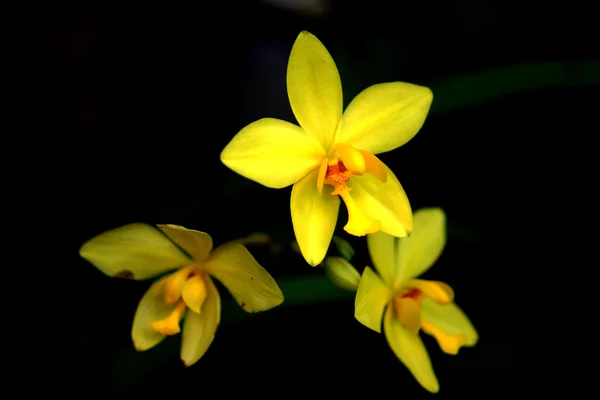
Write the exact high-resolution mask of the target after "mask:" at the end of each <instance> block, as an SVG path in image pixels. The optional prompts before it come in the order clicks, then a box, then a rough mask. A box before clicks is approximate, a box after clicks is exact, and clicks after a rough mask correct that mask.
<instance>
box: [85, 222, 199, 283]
mask: <svg viewBox="0 0 600 400" xmlns="http://www.w3.org/2000/svg"><path fill="white" fill-rule="evenodd" d="M79 255H81V257H83V258H85V259H86V260H88V261H89V262H90V263H92V264H93V265H94V266H95V267H96V268H98V269H99V270H100V271H102V272H103V273H104V274H106V275H108V276H120V277H127V278H131V279H148V278H152V277H154V276H156V275H159V274H162V273H163V272H166V271H169V270H172V269H175V268H178V267H181V266H183V265H186V264H189V263H190V262H191V261H192V260H191V259H190V258H189V257H188V256H187V255H186V254H185V253H183V252H182V251H181V250H179V249H178V248H177V246H175V245H174V244H173V242H171V241H170V240H169V239H168V238H167V237H166V236H165V235H163V234H162V233H161V232H160V231H159V230H158V229H156V228H155V227H153V226H150V225H146V224H141V223H134V224H129V225H124V226H121V227H119V228H116V229H112V230H110V231H107V232H104V233H101V234H100V235H98V236H96V237H94V238H92V239H90V240H88V241H87V242H86V243H85V244H84V245H83V246H81V249H79Z"/></svg>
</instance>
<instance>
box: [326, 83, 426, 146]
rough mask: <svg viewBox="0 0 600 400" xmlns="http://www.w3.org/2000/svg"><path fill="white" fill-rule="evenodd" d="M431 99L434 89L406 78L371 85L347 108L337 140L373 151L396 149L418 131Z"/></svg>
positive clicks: (337, 141)
mask: <svg viewBox="0 0 600 400" xmlns="http://www.w3.org/2000/svg"><path fill="white" fill-rule="evenodd" d="M432 100H433V95H432V93H431V90H430V89H429V88H427V87H424V86H418V85H413V84H410V83H404V82H391V83H381V84H379V85H374V86H371V87H369V88H367V89H365V90H363V91H362V92H361V93H359V94H358V96H356V97H355V98H354V99H353V100H352V102H351V103H350V104H349V105H348V107H347V108H346V111H345V112H344V116H343V117H342V123H341V124H340V127H339V130H338V133H337V135H336V138H335V141H336V143H348V144H351V145H353V146H354V147H356V148H357V149H360V150H365V151H368V152H370V153H373V154H379V153H385V152H386V151H390V150H394V149H395V148H398V147H400V146H402V145H403V144H405V143H406V142H408V141H409V140H410V139H412V138H413V137H414V136H415V135H416V134H417V132H419V129H421V126H423V122H425V117H427V113H428V112H429V107H430V106H431V102H432Z"/></svg>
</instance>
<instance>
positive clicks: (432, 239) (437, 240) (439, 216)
mask: <svg viewBox="0 0 600 400" xmlns="http://www.w3.org/2000/svg"><path fill="white" fill-rule="evenodd" d="M445 245H446V214H444V211H443V210H442V209H441V208H437V207H432V208H422V209H420V210H418V211H415V214H414V217H413V232H412V235H411V236H410V237H408V238H406V239H402V240H400V241H399V242H398V254H399V264H398V277H397V281H399V282H405V281H407V280H409V279H412V278H415V277H417V276H419V275H421V274H422V273H424V272H425V271H427V270H428V269H429V268H430V267H431V266H432V265H433V264H434V263H435V262H436V261H437V259H438V257H439V256H440V254H442V250H444V246H445Z"/></svg>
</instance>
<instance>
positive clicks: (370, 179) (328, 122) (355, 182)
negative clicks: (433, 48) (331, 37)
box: [221, 31, 433, 266]
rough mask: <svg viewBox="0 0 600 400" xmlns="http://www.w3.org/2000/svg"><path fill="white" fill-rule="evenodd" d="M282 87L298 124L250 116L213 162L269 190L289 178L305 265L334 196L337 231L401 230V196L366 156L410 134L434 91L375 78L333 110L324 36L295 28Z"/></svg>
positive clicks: (317, 255)
mask: <svg viewBox="0 0 600 400" xmlns="http://www.w3.org/2000/svg"><path fill="white" fill-rule="evenodd" d="M287 91H288V97H289V100H290V104H291V106H292V110H293V112H294V115H295V116H296V119H297V120H298V123H299V124H300V127H299V126H297V125H294V124H291V123H289V122H285V121H282V120H278V119H273V118H264V119H261V120H258V121H255V122H253V123H251V124H250V125H248V126H246V127H245V128H243V129H242V130H241V131H240V132H239V133H238V134H237V135H236V136H235V137H234V138H233V139H232V140H231V142H230V143H229V144H228V145H227V146H226V147H225V149H223V151H222V153H221V161H222V162H223V163H224V164H225V165H226V166H227V167H228V168H230V169H232V170H233V171H235V172H237V173H238V174H240V175H242V176H244V177H246V178H248V179H251V180H253V181H256V182H258V183H260V184H262V185H264V186H267V187H270V188H284V187H287V186H290V185H292V184H293V185H294V186H293V189H292V196H291V214H292V223H293V225H294V232H295V234H296V239H297V240H298V244H299V247H300V250H301V252H302V255H303V256H304V258H305V259H306V261H307V262H308V263H309V264H310V265H312V266H316V265H318V264H320V263H321V261H323V258H324V257H325V254H326V252H327V249H328V247H329V244H330V242H331V237H332V236H333V231H334V229H335V225H336V222H337V217H338V211H339V206H340V197H341V198H342V200H343V201H344V203H345V204H346V207H347V209H348V223H347V224H346V226H345V227H344V229H345V230H346V232H348V233H350V234H352V235H355V236H364V235H366V234H368V233H373V232H377V231H379V230H381V231H383V232H386V233H389V234H391V235H394V236H396V237H406V236H407V235H409V234H410V232H411V229H412V212H411V209H410V204H409V202H408V198H407V197H406V194H405V193H404V189H403V188H402V186H401V185H400V182H398V179H397V178H396V176H395V175H394V174H393V173H392V171H390V170H389V168H388V167H387V166H385V165H384V164H383V163H382V162H381V161H380V160H379V159H378V158H377V157H376V156H375V155H374V154H380V153H385V152H388V151H391V150H394V149H395V148H397V147H400V146H402V145H403V144H405V143H406V142H408V141H409V140H410V139H412V137H413V136H415V135H416V134H417V132H418V131H419V129H421V126H422V125H423V123H424V121H425V117H426V116H427V113H428V111H429V107H430V105H431V102H432V99H433V96H432V93H431V90H429V89H428V88H426V87H423V86H417V85H413V84H410V83H404V82H392V83H382V84H378V85H374V86H371V87H369V88H367V89H366V90H364V91H363V92H361V93H360V94H359V95H358V96H356V97H355V98H354V100H352V102H351V103H350V105H349V106H348V107H347V108H346V110H345V112H344V113H343V115H342V107H343V106H342V85H341V82H340V76H339V74H338V70H337V67H336V65H335V63H334V61H333V59H332V58H331V56H330V54H329V53H328V52H327V49H326V48H325V47H324V46H323V44H322V43H321V42H320V41H319V40H318V39H317V38H316V37H315V36H313V35H312V34H310V33H308V32H306V31H303V32H301V33H300V35H299V36H298V38H297V39H296V42H295V43H294V46H293V47H292V51H291V54H290V59H289V63H288V69H287ZM338 195H339V196H338Z"/></svg>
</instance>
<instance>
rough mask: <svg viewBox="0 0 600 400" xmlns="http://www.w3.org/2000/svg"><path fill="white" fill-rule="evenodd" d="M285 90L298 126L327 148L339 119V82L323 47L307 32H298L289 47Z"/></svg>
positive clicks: (333, 63) (338, 77)
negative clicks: (290, 49) (290, 50)
mask: <svg viewBox="0 0 600 400" xmlns="http://www.w3.org/2000/svg"><path fill="white" fill-rule="evenodd" d="M287 90H288V97H289V99H290V104H291V106H292V111H293V112H294V115H295V116H296V119H297V120H298V123H299V124H300V126H301V127H302V128H304V130H305V131H306V133H308V135H310V136H311V137H312V138H314V139H315V140H316V141H317V142H319V143H321V145H322V146H323V147H324V148H326V149H329V148H330V147H331V144H332V142H333V136H334V134H335V131H336V129H337V127H338V124H339V123H340V119H341V117H342V107H343V104H342V83H341V81H340V75H339V73H338V70H337V67H336V66H335V62H334V61H333V59H332V58H331V55H329V52H328V51H327V49H326V48H325V46H323V44H322V43H321V42H320V41H319V39H317V38H316V37H315V36H314V35H312V34H310V33H308V32H306V31H302V32H300V35H298V38H297V39H296V42H295V43H294V46H293V47H292V52H291V54H290V59H289V62H288V69H287Z"/></svg>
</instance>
